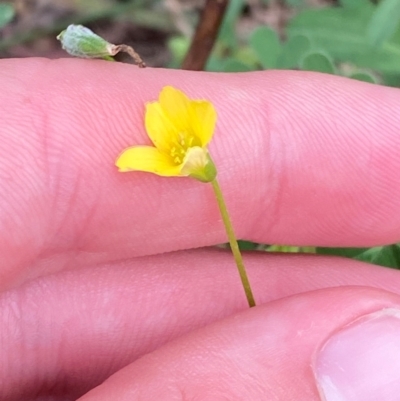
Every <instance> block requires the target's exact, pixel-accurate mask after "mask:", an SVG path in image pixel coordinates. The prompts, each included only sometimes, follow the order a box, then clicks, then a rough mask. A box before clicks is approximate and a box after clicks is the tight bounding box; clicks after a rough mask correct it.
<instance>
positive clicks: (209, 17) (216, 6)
mask: <svg viewBox="0 0 400 401" xmlns="http://www.w3.org/2000/svg"><path fill="white" fill-rule="evenodd" d="M228 3H229V0H206V4H205V6H204V9H203V12H202V14H201V17H200V21H199V24H198V26H197V29H196V32H195V34H194V37H193V40H192V43H191V45H190V48H189V51H188V53H187V54H186V57H185V60H183V63H182V69H184V70H194V71H201V70H203V69H204V67H205V65H206V62H207V59H208V57H209V55H210V53H211V50H212V48H213V46H214V43H215V40H216V39H217V35H218V31H219V28H220V25H221V22H222V18H223V17H224V14H225V10H226V7H227V6H228Z"/></svg>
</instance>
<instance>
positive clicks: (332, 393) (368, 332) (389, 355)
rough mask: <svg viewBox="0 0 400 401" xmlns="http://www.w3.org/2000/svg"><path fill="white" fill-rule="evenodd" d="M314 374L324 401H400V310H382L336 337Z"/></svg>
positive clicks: (321, 353)
mask: <svg viewBox="0 0 400 401" xmlns="http://www.w3.org/2000/svg"><path fill="white" fill-rule="evenodd" d="M314 371H315V376H316V379H317V384H318V387H319V390H320V392H321V395H322V399H323V400H325V401H377V400H385V401H392V400H393V401H398V400H399V399H400V310H397V309H392V308H390V309H383V310H381V311H378V312H375V313H373V314H370V315H366V316H363V317H361V318H359V319H357V320H356V321H354V322H353V323H351V324H350V325H348V326H346V327H343V328H342V329H341V330H340V331H338V332H336V333H334V334H333V335H332V336H331V337H330V338H329V340H328V341H327V342H326V343H325V344H324V345H323V347H322V348H321V349H320V351H319V352H318V354H317V357H316V360H315V365H314Z"/></svg>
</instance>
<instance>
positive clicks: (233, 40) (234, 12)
mask: <svg viewBox="0 0 400 401" xmlns="http://www.w3.org/2000/svg"><path fill="white" fill-rule="evenodd" d="M243 7H244V0H231V1H230V2H229V5H228V9H227V11H226V13H225V16H224V19H223V21H222V24H221V29H220V31H219V35H218V39H219V40H220V41H222V42H223V43H224V44H225V45H226V46H227V47H229V48H231V49H232V48H235V47H236V46H237V35H236V29H235V28H236V21H237V19H238V18H239V16H240V14H241V13H242V10H243Z"/></svg>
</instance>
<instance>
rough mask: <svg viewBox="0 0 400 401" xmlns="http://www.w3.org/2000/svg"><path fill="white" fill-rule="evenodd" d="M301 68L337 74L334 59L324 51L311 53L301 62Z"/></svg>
mask: <svg viewBox="0 0 400 401" xmlns="http://www.w3.org/2000/svg"><path fill="white" fill-rule="evenodd" d="M300 68H301V69H302V70H305V71H317V72H324V73H326V74H335V72H336V71H335V66H334V65H333V62H332V60H331V59H330V57H328V56H327V55H326V54H323V53H309V54H307V55H306V56H305V57H304V58H303V59H302V60H301V62H300Z"/></svg>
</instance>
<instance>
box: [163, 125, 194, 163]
mask: <svg viewBox="0 0 400 401" xmlns="http://www.w3.org/2000/svg"><path fill="white" fill-rule="evenodd" d="M194 141H195V137H194V136H193V135H187V134H186V133H184V132H181V133H180V134H179V135H178V138H177V139H176V140H175V141H174V142H173V143H172V146H171V148H170V150H169V154H170V156H171V157H172V159H173V161H174V163H175V164H177V165H179V164H182V163H183V159H184V158H185V155H186V153H187V151H188V149H189V148H191V147H193V146H194Z"/></svg>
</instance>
